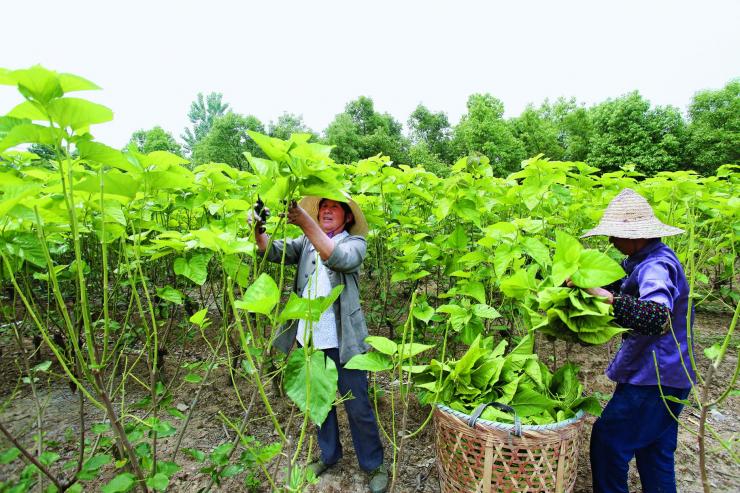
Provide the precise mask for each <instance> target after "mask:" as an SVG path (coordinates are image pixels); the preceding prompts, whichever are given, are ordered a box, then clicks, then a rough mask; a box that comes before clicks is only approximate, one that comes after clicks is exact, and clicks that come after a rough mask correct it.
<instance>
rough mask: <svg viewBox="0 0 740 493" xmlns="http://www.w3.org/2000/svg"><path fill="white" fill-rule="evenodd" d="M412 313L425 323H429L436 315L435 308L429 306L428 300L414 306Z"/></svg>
mask: <svg viewBox="0 0 740 493" xmlns="http://www.w3.org/2000/svg"><path fill="white" fill-rule="evenodd" d="M412 314H413V315H414V318H417V319H419V320H421V321H422V322H424V323H429V321H430V320H431V319H432V317H433V316H434V308H432V307H431V306H429V304H428V303H426V302H423V303H419V304H417V305H416V306H415V307H414V310H413V312H412Z"/></svg>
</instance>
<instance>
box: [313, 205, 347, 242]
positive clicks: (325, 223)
mask: <svg viewBox="0 0 740 493" xmlns="http://www.w3.org/2000/svg"><path fill="white" fill-rule="evenodd" d="M348 219H349V218H348V217H347V214H345V212H344V209H343V208H342V204H341V203H339V202H337V201H334V200H330V199H323V200H322V201H321V205H320V206H319V217H318V220H319V227H321V230H322V231H323V232H324V233H331V232H333V233H335V234H336V233H341V232H342V231H343V230H344V227H345V225H346V224H347V221H348Z"/></svg>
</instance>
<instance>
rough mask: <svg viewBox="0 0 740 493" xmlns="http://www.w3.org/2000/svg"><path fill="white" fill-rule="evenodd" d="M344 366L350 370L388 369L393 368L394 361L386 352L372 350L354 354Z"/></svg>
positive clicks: (374, 370)
mask: <svg viewBox="0 0 740 493" xmlns="http://www.w3.org/2000/svg"><path fill="white" fill-rule="evenodd" d="M344 367H345V368H346V369H348V370H365V371H373V372H376V371H386V370H390V369H392V368H393V362H392V361H391V359H390V357H389V356H388V355H386V354H382V353H376V352H371V353H365V354H358V355H355V356H353V357H352V359H350V360H349V361H348V362H347V364H345V365H344Z"/></svg>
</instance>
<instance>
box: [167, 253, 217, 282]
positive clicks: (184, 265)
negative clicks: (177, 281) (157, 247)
mask: <svg viewBox="0 0 740 493" xmlns="http://www.w3.org/2000/svg"><path fill="white" fill-rule="evenodd" d="M211 257H212V255H211V254H199V255H193V256H192V257H191V258H190V259H189V260H188V259H186V258H184V257H179V258H176V259H175V264H174V269H175V274H177V275H180V276H185V277H187V278H188V279H190V280H191V281H193V282H194V283H195V284H197V285H199V286H202V285H203V284H204V283H205V282H206V278H207V277H208V262H209V261H210V260H211Z"/></svg>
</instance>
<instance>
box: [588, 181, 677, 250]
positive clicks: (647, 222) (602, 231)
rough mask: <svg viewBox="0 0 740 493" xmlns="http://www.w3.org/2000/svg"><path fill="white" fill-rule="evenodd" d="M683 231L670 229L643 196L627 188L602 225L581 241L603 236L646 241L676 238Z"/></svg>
mask: <svg viewBox="0 0 740 493" xmlns="http://www.w3.org/2000/svg"><path fill="white" fill-rule="evenodd" d="M683 232H684V231H683V230H682V229H680V228H674V227H673V226H668V225H667V224H664V223H662V222H661V221H660V220H658V218H657V217H655V213H654V212H653V208H652V207H650V204H648V201H647V200H645V198H644V197H643V196H642V195H640V194H639V193H637V192H635V191H634V190H632V189H631V188H625V189H624V190H622V191H621V192H619V195H617V196H616V197H614V198H613V199H612V201H611V202H609V205H608V206H607V207H606V210H605V211H604V215H603V216H602V217H601V221H599V224H598V225H597V226H596V227H595V228H593V229H591V230H589V231H586V233H584V234H583V235H581V238H586V237H587V236H597V235H604V236H613V237H615V238H628V239H638V238H645V239H647V238H660V237H662V236H673V235H678V234H681V233H683Z"/></svg>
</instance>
